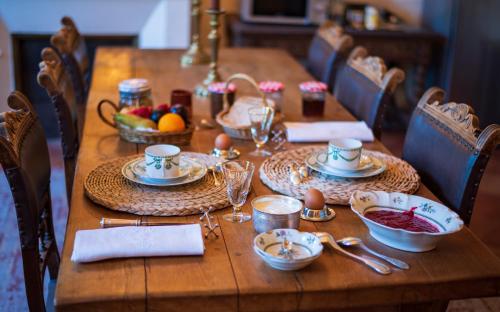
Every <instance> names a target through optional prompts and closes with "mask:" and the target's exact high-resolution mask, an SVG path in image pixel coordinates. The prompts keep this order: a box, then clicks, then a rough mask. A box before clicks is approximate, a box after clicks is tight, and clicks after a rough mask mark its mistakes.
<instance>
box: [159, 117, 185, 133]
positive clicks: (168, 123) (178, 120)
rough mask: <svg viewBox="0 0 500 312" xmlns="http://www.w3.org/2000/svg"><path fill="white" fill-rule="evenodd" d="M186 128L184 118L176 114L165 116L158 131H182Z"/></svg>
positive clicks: (161, 119) (160, 121)
mask: <svg viewBox="0 0 500 312" xmlns="http://www.w3.org/2000/svg"><path fill="white" fill-rule="evenodd" d="M185 128H186V124H185V123H184V120H183V119H182V117H181V116H179V115H177V114H174V113H168V114H165V115H163V116H162V117H161V118H160V120H159V121H158V130H160V131H161V132H171V131H182V130H184V129H185Z"/></svg>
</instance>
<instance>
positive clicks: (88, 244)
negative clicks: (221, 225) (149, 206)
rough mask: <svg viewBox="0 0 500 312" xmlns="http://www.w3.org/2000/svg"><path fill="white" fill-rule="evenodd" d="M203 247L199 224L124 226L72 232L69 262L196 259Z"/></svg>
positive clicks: (201, 252) (201, 253)
mask: <svg viewBox="0 0 500 312" xmlns="http://www.w3.org/2000/svg"><path fill="white" fill-rule="evenodd" d="M203 252H204V245H203V237H202V233H201V227H200V225H199V224H186V225H169V226H126V227H116V228H108V229H97V230H81V231H77V232H76V236H75V244H74V247H73V254H72V255H71V261H73V262H92V261H99V260H104V259H111V258H129V257H155V256H197V255H203Z"/></svg>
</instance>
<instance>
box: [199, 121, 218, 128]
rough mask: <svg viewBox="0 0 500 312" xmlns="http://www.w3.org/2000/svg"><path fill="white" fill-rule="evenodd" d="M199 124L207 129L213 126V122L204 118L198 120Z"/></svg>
mask: <svg viewBox="0 0 500 312" xmlns="http://www.w3.org/2000/svg"><path fill="white" fill-rule="evenodd" d="M200 126H202V127H203V128H207V129H213V128H215V126H214V124H213V123H212V122H210V121H209V120H207V119H205V118H203V119H202V120H200Z"/></svg>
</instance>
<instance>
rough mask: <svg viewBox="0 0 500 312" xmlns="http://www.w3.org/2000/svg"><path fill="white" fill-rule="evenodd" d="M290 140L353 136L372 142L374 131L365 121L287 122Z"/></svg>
mask: <svg viewBox="0 0 500 312" xmlns="http://www.w3.org/2000/svg"><path fill="white" fill-rule="evenodd" d="M285 126H286V131H287V136H288V141H290V142H328V141H330V140H331V139H342V138H351V139H358V140H361V141H368V142H372V141H373V140H374V137H373V132H372V130H371V129H370V128H368V126H367V125H366V123H365V122H364V121H320V122H285Z"/></svg>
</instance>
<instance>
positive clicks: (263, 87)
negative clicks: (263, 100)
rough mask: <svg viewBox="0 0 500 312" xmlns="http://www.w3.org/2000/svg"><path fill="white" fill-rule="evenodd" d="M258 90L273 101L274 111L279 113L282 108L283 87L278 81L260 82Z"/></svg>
mask: <svg viewBox="0 0 500 312" xmlns="http://www.w3.org/2000/svg"><path fill="white" fill-rule="evenodd" d="M259 89H260V91H262V92H263V93H264V94H265V95H266V97H267V98H268V99H271V100H273V101H274V107H273V109H274V111H275V112H281V109H282V107H283V90H284V89H285V85H284V84H283V83H282V82H279V81H270V80H268V81H262V82H260V83H259Z"/></svg>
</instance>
